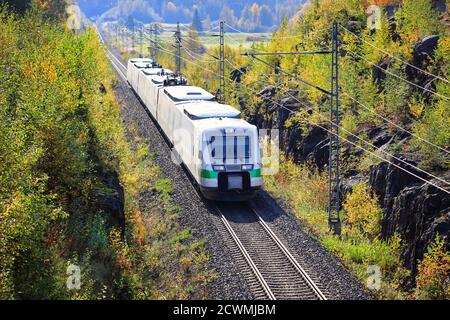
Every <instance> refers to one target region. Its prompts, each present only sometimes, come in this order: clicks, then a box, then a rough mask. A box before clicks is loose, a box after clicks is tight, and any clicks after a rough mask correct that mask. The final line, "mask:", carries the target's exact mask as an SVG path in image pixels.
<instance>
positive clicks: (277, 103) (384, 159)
mask: <svg viewBox="0 0 450 320" xmlns="http://www.w3.org/2000/svg"><path fill="white" fill-rule="evenodd" d="M236 84H238V85H242V84H239V83H236ZM245 88H247V87H245ZM247 89H248V88H247ZM250 90H251V89H250ZM251 91H252V92H253V93H255V94H257V93H256V92H255V91H254V90H251ZM268 100H269V101H271V102H272V103H274V104H276V105H278V106H279V107H281V108H283V109H285V110H287V111H288V112H290V113H293V114H300V112H296V111H293V110H291V109H289V108H287V107H286V106H284V105H282V104H280V103H279V102H277V101H275V100H273V99H271V98H268ZM306 120H307V121H308V122H309V123H311V124H312V125H314V126H317V127H319V128H321V129H322V130H324V131H326V132H328V133H330V134H332V132H331V131H330V130H329V129H327V128H325V127H324V126H322V125H320V124H318V123H315V122H314V121H312V120H311V119H308V118H306ZM338 137H339V138H340V139H342V140H344V141H346V142H348V143H350V144H351V145H353V146H355V147H357V148H358V149H361V150H362V151H364V152H367V153H369V154H371V155H372V156H375V157H376V158H378V159H380V160H382V161H385V162H387V163H389V164H391V165H393V166H394V167H396V168H398V169H400V170H402V171H404V172H406V173H408V174H409V175H411V176H413V177H415V178H417V179H419V180H421V181H422V182H424V183H426V184H428V185H431V186H433V187H435V188H437V189H439V190H441V191H443V192H445V193H447V194H450V191H448V190H446V189H444V188H442V187H440V186H438V185H437V184H435V183H433V182H431V181H429V180H427V179H424V178H422V177H420V176H419V175H417V174H415V173H413V172H411V171H409V170H407V169H405V168H403V167H401V166H400V165H397V164H396V163H394V162H392V161H390V160H388V159H386V158H384V157H382V156H380V155H378V154H376V153H375V152H373V151H370V150H368V149H366V148H364V147H362V146H360V145H359V144H357V143H354V142H352V141H350V140H349V139H347V138H345V137H343V136H342V135H338ZM408 165H409V166H411V167H413V166H412V165H411V164H408ZM444 182H445V183H446V184H447V185H448V184H449V183H448V182H446V181H444Z"/></svg>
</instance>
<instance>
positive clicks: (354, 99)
mask: <svg viewBox="0 0 450 320" xmlns="http://www.w3.org/2000/svg"><path fill="white" fill-rule="evenodd" d="M343 94H344V95H345V96H347V97H349V98H350V99H351V100H353V101H354V102H356V103H358V104H359V105H360V106H361V107H363V108H364V109H366V110H367V111H369V112H371V113H373V114H374V115H376V116H377V117H379V118H380V119H383V120H384V121H386V122H388V123H390V124H392V125H393V126H395V127H396V128H398V129H400V130H402V131H403V132H406V133H408V134H410V135H411V136H413V137H416V138H417V139H419V140H421V141H423V142H425V143H427V144H429V145H430V146H433V147H436V148H438V149H440V150H442V151H444V152H445V153H447V154H450V152H449V151H448V150H446V149H444V148H442V147H440V146H438V145H436V144H434V143H432V142H430V141H428V140H426V139H424V138H421V137H419V136H418V135H416V134H415V133H413V132H411V131H409V130H406V129H405V128H403V127H401V126H399V125H398V124H396V123H395V122H393V121H391V120H389V119H388V118H385V117H383V116H382V115H380V114H378V113H377V112H375V111H373V110H372V109H371V108H369V107H367V106H366V105H364V104H363V103H362V102H360V101H358V100H357V99H356V98H353V97H352V96H350V95H349V94H347V93H345V92H344V93H343Z"/></svg>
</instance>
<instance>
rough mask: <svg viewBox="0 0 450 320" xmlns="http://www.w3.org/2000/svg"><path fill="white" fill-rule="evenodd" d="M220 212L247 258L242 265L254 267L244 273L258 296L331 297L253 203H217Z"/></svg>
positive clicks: (320, 298)
mask: <svg viewBox="0 0 450 320" xmlns="http://www.w3.org/2000/svg"><path fill="white" fill-rule="evenodd" d="M217 212H218V214H219V217H220V219H221V221H222V223H223V225H224V226H225V229H226V231H227V233H228V234H229V235H230V236H231V238H232V240H233V243H234V247H235V250H238V251H239V253H240V254H239V256H240V257H241V260H244V261H245V262H244V263H243V261H240V262H238V265H239V267H240V268H241V269H242V268H244V267H245V266H247V268H249V269H251V272H248V271H247V272H245V271H244V277H246V278H247V281H248V282H249V283H250V287H251V289H252V291H253V292H254V293H255V296H256V298H257V299H271V300H276V299H301V300H326V299H327V298H326V297H325V295H324V294H323V293H322V291H321V290H320V289H319V288H318V286H317V285H316V284H315V283H314V281H313V280H312V279H311V277H310V276H309V275H308V274H307V273H306V271H305V270H304V269H303V268H302V266H301V265H300V264H299V263H298V262H297V260H296V259H295V258H294V257H293V256H292V254H291V253H290V252H289V250H288V249H287V247H286V246H285V245H284V244H283V243H282V242H281V240H280V239H279V238H278V237H277V236H276V234H275V233H274V232H273V231H272V230H271V229H270V227H269V225H268V224H267V223H266V222H265V221H264V220H263V219H262V217H261V215H260V214H259V213H258V211H257V210H256V209H255V208H253V207H252V206H251V205H250V204H217ZM235 256H236V254H235Z"/></svg>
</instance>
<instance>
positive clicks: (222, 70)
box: [219, 21, 225, 103]
mask: <svg viewBox="0 0 450 320" xmlns="http://www.w3.org/2000/svg"><path fill="white" fill-rule="evenodd" d="M223 27H224V21H220V83H219V84H220V89H219V90H220V102H222V103H225V39H224V34H225V32H224V28H223Z"/></svg>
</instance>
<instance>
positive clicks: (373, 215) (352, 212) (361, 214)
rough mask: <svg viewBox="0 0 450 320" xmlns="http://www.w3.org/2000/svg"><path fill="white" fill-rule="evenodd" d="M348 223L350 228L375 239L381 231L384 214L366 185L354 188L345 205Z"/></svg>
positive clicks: (362, 184)
mask: <svg viewBox="0 0 450 320" xmlns="http://www.w3.org/2000/svg"><path fill="white" fill-rule="evenodd" d="M343 208H344V211H345V218H346V222H347V223H348V225H349V226H350V228H354V229H356V230H357V231H359V232H362V233H363V234H364V235H365V236H367V237H368V238H370V239H375V238H377V237H378V236H379V234H380V231H381V218H382V215H383V212H382V210H381V208H380V206H379V205H378V200H377V198H376V197H374V196H372V195H371V194H370V192H369V190H368V188H367V186H366V184H365V183H359V184H357V185H356V186H355V187H353V190H352V192H351V193H350V194H349V195H347V198H346V200H345V202H344V204H343Z"/></svg>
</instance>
